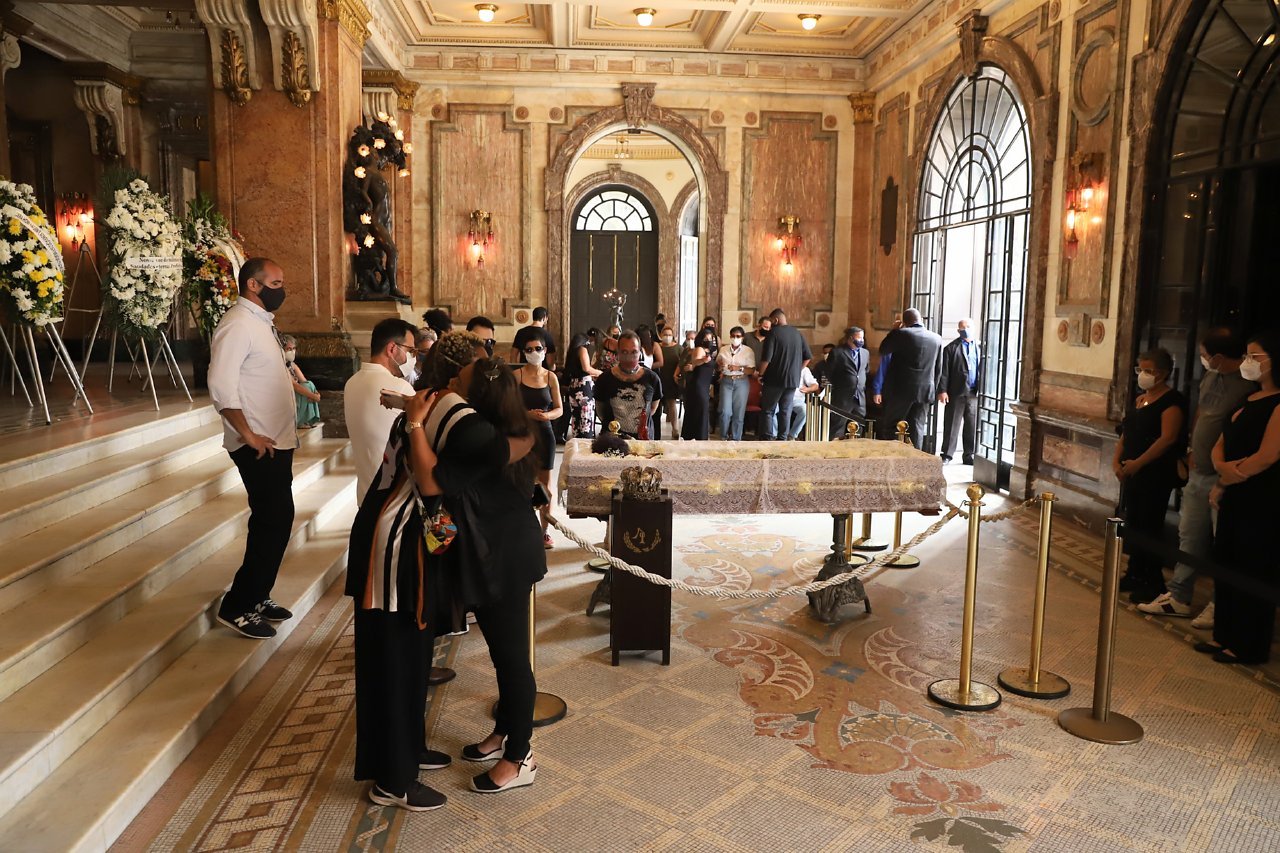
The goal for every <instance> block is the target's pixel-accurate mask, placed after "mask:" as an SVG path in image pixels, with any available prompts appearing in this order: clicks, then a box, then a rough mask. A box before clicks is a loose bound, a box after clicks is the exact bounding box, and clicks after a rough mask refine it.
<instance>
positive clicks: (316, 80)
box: [258, 0, 363, 107]
mask: <svg viewBox="0 0 1280 853" xmlns="http://www.w3.org/2000/svg"><path fill="white" fill-rule="evenodd" d="M350 2H356V0H350ZM258 7H259V9H260V10H261V11H262V20H263V21H265V22H266V25H267V32H268V34H269V35H270V36H271V67H272V70H273V75H274V79H273V82H274V83H275V87H276V88H277V89H279V90H281V91H283V92H284V93H285V94H287V95H288V96H289V100H290V101H292V102H293V104H294V106H297V107H305V106H306V105H307V104H308V103H310V102H311V93H312V92H318V91H320V75H318V74H315V73H313V72H312V69H316V68H319V67H320V64H319V44H320V19H319V16H318V13H317V10H316V0H258ZM362 8H363V7H362ZM361 44H363V41H362V42H361Z"/></svg>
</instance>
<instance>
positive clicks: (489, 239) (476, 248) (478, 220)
mask: <svg viewBox="0 0 1280 853" xmlns="http://www.w3.org/2000/svg"><path fill="white" fill-rule="evenodd" d="M467 242H468V243H469V244H470V245H471V256H472V257H473V258H475V261H476V269H484V253H485V250H486V249H488V248H489V247H490V246H492V245H493V214H492V213H490V212H489V211H487V210H473V211H471V226H470V227H469V228H468V229H467Z"/></svg>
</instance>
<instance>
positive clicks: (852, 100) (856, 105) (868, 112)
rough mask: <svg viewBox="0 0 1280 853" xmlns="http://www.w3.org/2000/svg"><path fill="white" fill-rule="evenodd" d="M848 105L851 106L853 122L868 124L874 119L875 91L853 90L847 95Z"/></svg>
mask: <svg viewBox="0 0 1280 853" xmlns="http://www.w3.org/2000/svg"><path fill="white" fill-rule="evenodd" d="M849 106H851V107H853V123H854V124H868V123H870V122H872V121H875V117H876V93H875V92H854V93H853V94H852V95H850V96H849Z"/></svg>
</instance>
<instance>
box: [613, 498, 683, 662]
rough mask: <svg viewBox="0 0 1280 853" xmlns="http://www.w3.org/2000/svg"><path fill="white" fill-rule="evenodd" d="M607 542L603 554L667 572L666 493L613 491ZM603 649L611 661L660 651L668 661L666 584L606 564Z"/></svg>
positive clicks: (668, 504) (668, 593)
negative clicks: (634, 495) (646, 496)
mask: <svg viewBox="0 0 1280 853" xmlns="http://www.w3.org/2000/svg"><path fill="white" fill-rule="evenodd" d="M612 507H613V517H612V521H613V524H612V530H613V534H612V541H610V543H609V553H610V554H612V555H613V556H615V557H617V558H618V559H620V560H624V561H626V562H628V563H630V564H632V565H633V566H639V567H640V568H642V569H644V570H645V571H648V572H652V573H653V574H655V575H661V576H662V577H664V578H669V577H671V498H670V496H669V495H668V494H667V490H666V489H663V490H662V499H661V500H657V501H637V500H624V499H623V497H622V493H621V492H620V491H618V490H617V489H615V490H614V492H613V502H612ZM610 574H611V575H612V587H613V589H612V595H611V597H610V604H609V608H610V610H609V648H610V649H611V650H612V652H613V665H614V666H617V665H618V653H619V652H633V651H655V650H661V651H662V664H663V666H666V665H667V664H669V663H671V588H670V587H665V586H658V585H656V584H652V583H649V582H648V581H646V580H641V579H640V578H638V577H636V576H635V575H633V574H631V573H630V572H624V571H620V570H618V569H611V570H610Z"/></svg>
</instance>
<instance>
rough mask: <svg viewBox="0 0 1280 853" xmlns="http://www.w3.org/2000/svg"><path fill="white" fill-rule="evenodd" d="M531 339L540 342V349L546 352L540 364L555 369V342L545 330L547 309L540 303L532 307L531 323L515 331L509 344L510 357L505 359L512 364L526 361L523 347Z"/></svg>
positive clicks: (548, 368)
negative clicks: (514, 335) (544, 358)
mask: <svg viewBox="0 0 1280 853" xmlns="http://www.w3.org/2000/svg"><path fill="white" fill-rule="evenodd" d="M531 341H536V342H538V343H540V344H542V350H543V352H544V353H545V354H546V360H545V361H544V362H543V365H542V366H543V367H545V368H546V369H547V370H555V369H556V365H555V360H556V359H555V356H556V343H555V341H553V340H552V339H551V333H550V332H548V331H547V309H546V308H543V307H542V306H541V305H539V306H538V307H537V308H534V309H533V323H532V324H530V325H528V326H525V327H524V328H523V329H521V330H520V331H518V332H516V339H515V341H513V342H512V344H511V357H510V358H508V359H507V361H509V362H511V363H512V364H523V363H524V362H525V361H526V359H525V357H524V350H525V347H527V346H528V345H529V343H530V342H531Z"/></svg>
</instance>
